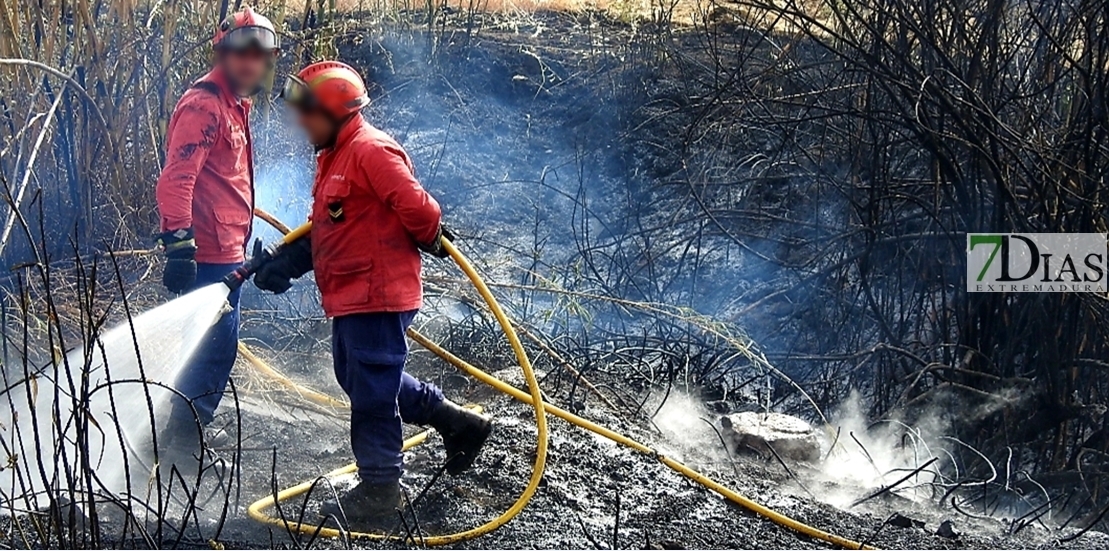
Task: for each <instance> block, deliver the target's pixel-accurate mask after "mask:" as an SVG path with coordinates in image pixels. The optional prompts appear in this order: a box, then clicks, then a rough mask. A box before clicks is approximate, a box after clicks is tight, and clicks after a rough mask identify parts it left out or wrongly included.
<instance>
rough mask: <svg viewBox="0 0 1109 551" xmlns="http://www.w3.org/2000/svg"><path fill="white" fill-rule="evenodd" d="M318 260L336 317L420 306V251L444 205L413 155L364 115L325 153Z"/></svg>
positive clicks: (315, 234)
mask: <svg viewBox="0 0 1109 551" xmlns="http://www.w3.org/2000/svg"><path fill="white" fill-rule="evenodd" d="M312 197H313V202H312V215H311V218H312V264H313V266H314V268H315V271H316V283H317V285H319V288H320V295H321V296H322V297H323V309H324V312H325V313H326V314H327V315H328V316H330V317H337V316H345V315H349V314H360V313H368V312H404V311H408V310H416V309H418V308H420V306H421V301H422V298H423V289H422V282H421V279H420V251H419V249H418V248H417V246H416V243H417V242H419V243H430V242H431V241H432V240H434V239H435V237H436V235H437V234H438V231H439V216H440V211H439V203H437V202H436V201H435V199H434V198H433V197H431V195H430V194H428V193H427V191H425V190H424V188H423V187H422V186H420V183H419V182H418V181H416V177H415V176H414V174H413V168H412V162H411V160H409V158H408V154H407V153H405V152H404V149H403V148H401V146H400V145H399V144H397V142H396V141H395V140H393V138H391V137H389V136H388V135H387V134H385V133H384V132H382V131H381V130H378V129H377V128H374V127H373V126H372V125H370V123H368V122H366V121H365V119H363V118H362V116H361V115H356V116H354V117H352V118H351V119H350V120H349V121H347V122H346V123H345V124H344V125H343V127H342V128H341V129H340V130H339V134H338V136H337V137H336V139H335V145H334V146H332V147H330V148H328V149H324V150H323V151H321V152H320V153H319V155H318V157H317V170H316V181H315V184H314V186H313V188H312Z"/></svg>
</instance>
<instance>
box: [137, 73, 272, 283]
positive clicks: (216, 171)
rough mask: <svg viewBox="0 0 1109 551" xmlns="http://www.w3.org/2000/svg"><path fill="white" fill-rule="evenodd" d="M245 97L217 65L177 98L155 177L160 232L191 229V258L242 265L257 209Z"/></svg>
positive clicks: (247, 104) (247, 105) (248, 111)
mask: <svg viewBox="0 0 1109 551" xmlns="http://www.w3.org/2000/svg"><path fill="white" fill-rule="evenodd" d="M249 118H250V100H248V99H241V98H238V97H237V96H236V95H235V94H234V93H233V92H231V91H230V90H229V89H228V88H227V84H226V81H225V80H224V79H223V77H222V75H221V73H220V72H219V71H218V70H213V71H212V72H210V73H208V74H207V75H205V76H204V77H203V78H201V79H200V80H198V81H196V83H194V84H193V86H192V87H191V88H189V90H188V91H186V92H185V94H184V95H183V96H181V99H180V100H179V101H178V102H177V107H176V108H174V110H173V117H172V118H171V119H170V122H169V129H168V131H167V133H166V163H165V166H164V167H163V168H162V174H161V176H160V177H159V178H158V187H157V199H158V212H159V213H160V214H161V220H162V222H161V224H162V231H172V230H179V229H182V228H187V227H190V226H191V227H192V228H193V231H194V233H195V235H196V260H197V261H198V262H203V263H211V264H230V263H234V262H242V261H243V257H244V251H245V249H246V242H247V239H249V236H250V223H251V217H252V216H253V210H254V179H253V162H254V161H253V157H252V152H251V143H250V127H249Z"/></svg>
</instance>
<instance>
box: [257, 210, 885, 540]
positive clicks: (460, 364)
mask: <svg viewBox="0 0 1109 551" xmlns="http://www.w3.org/2000/svg"><path fill="white" fill-rule="evenodd" d="M262 218H263V219H265V220H267V221H269V222H270V223H271V224H273V225H274V227H276V228H278V229H279V230H281V231H283V232H284V231H285V230H283V229H282V227H281V225H280V222H278V221H277V220H276V219H275V218H273V217H268V218H267V217H262ZM275 222H276V223H275ZM310 225H311V223H309V224H305V225H304V226H301V227H300V228H297V229H296V230H293V232H290V233H288V234H287V235H286V238H285V242H290V241H293V239H295V238H294V237H290V236H292V235H293V234H298V236H299V235H303V234H305V233H307V231H308V229H306V228H310ZM285 229H287V228H285ZM443 246H444V247H445V248H446V250H447V252H449V253H450V255H451V258H453V259H454V261H455V262H456V263H457V264H458V266H459V268H461V269H462V271H463V272H464V273H465V274H466V277H468V278H469V279H470V281H471V282H472V283H473V284H474V286H475V288H477V290H478V293H479V294H480V295H481V297H482V298H483V299H484V300H485V301H486V302H487V303H488V304H489V307H490V310H491V311H492V312H493V315H494V317H496V319H497V322H498V323H499V324H500V325H501V328H502V330H504V333H505V336H506V337H507V338H508V341H509V344H511V346H512V350H513V352H514V353H515V354H516V358H517V361H519V362H520V367H521V368H522V369H523V371H524V378H525V379H526V380H527V385H528V392H524V391H522V390H520V389H518V388H516V387H514V386H512V385H510V384H508V383H506V382H504V381H502V380H500V379H498V378H496V377H494V376H492V375H490V374H489V373H486V372H485V371H482V370H481V369H478V368H477V367H475V366H474V365H472V364H470V363H468V362H466V361H465V360H463V359H461V358H459V357H457V356H455V355H454V354H452V353H450V352H449V351H447V350H446V349H444V348H442V347H441V346H439V345H437V344H435V343H434V342H432V341H431V340H430V339H428V338H427V337H426V336H424V335H423V334H421V333H420V332H418V331H416V330H415V329H413V328H409V329H408V336H409V337H411V338H412V340H414V341H416V342H417V343H419V344H420V345H421V346H423V347H425V348H427V349H428V350H430V351H431V352H432V353H434V354H435V355H437V356H439V357H440V358H442V359H443V360H444V361H446V362H448V363H450V364H451V365H453V366H455V367H457V368H459V369H461V370H462V371H464V372H465V373H467V374H469V375H470V376H472V377H474V378H475V379H478V380H479V381H481V382H483V383H485V384H487V385H489V386H492V387H493V388H495V389H497V390H499V391H501V392H503V393H505V394H508V395H509V396H512V397H513V398H515V399H516V400H519V401H521V402H524V403H526V404H530V405H531V406H532V407H533V408H534V409H535V414H536V424H537V425H538V429H539V431H538V432H539V451H538V454H537V457H536V461H535V464H534V467H533V469H532V474H531V479H530V480H529V482H528V486H527V487H526V488H525V490H524V492H523V493H522V494H521V495H520V497H519V498H518V499H517V500H516V502H515V503H514V504H513V505H512V507H510V508H509V509H508V510H507V511H505V512H504V513H503V514H502V515H501V516H499V517H497V518H495V519H493V520H492V521H490V522H488V523H486V524H484V525H482V526H479V527H477V528H474V529H471V530H467V531H465V532H459V533H457V534H450V535H445V536H431V537H427V538H420V540H419V543H421V544H424V545H447V544H451V543H456V542H459V541H463V540H467V539H472V538H476V537H478V536H481V535H484V534H487V533H489V532H491V531H493V530H495V529H497V528H499V527H500V526H503V525H504V524H506V523H507V522H508V521H510V520H511V519H512V518H513V517H515V516H516V515H517V514H519V512H520V511H521V510H523V508H524V506H525V505H527V502H528V501H529V500H530V499H531V497H532V496H533V495H534V494H535V490H536V488H537V487H538V485H539V481H540V479H541V478H542V474H543V469H544V467H545V463H546V452H547V444H548V442H547V419H546V413H548V412H549V413H551V414H552V415H554V416H556V417H559V418H561V419H564V420H566V421H568V422H570V423H571V424H574V425H576V426H578V427H581V428H583V429H586V430H588V431H591V432H593V433H595V434H598V435H600V436H603V437H605V438H608V439H609V440H612V441H613V442H616V443H618V444H621V445H623V446H626V447H628V448H631V449H632V450H635V451H636V452H639V453H641V454H643V455H646V456H649V457H652V458H655V459H657V460H658V461H659V462H661V463H662V464H664V465H666V466H667V467H669V468H670V469H672V470H674V471H676V472H678V473H679V474H681V475H683V476H685V477H686V478H688V479H690V480H692V481H694V482H696V483H698V484H700V485H702V486H704V487H705V488H708V489H709V490H712V491H714V492H716V493H717V494H719V495H721V496H723V497H725V498H726V499H728V500H729V501H731V502H733V503H735V504H737V505H739V506H741V507H743V508H745V509H747V510H749V511H751V512H753V513H755V514H757V515H759V516H762V517H764V518H766V519H768V520H770V521H773V522H775V523H777V524H779V525H781V526H784V527H786V528H789V529H791V530H794V531H796V532H798V533H801V534H804V535H806V536H809V537H811V538H814V539H817V540H821V541H825V542H828V543H831V544H834V545H837V546H840V547H843V548H846V549H873V548H872V547H869V546H864V545H863V544H862V543H860V542H857V541H854V540H851V539H848V538H844V537H841V536H837V535H835V534H831V533H828V532H825V531H823V530H820V529H818V528H814V527H812V526H809V525H808V524H805V523H803V522H800V521H798V520H795V519H793V518H790V517H788V516H786V515H783V514H781V513H779V512H777V511H775V510H773V509H770V508H768V507H765V506H763V505H761V504H759V503H756V502H754V501H752V500H750V499H748V498H747V497H745V496H743V495H741V494H739V493H737V492H735V491H733V490H731V489H729V488H727V487H726V486H724V485H722V484H720V483H718V482H716V481H714V480H712V479H710V478H708V477H706V476H705V475H703V474H701V473H699V472H697V471H695V470H693V469H691V468H689V467H688V466H686V465H685V464H683V463H681V462H680V461H677V460H675V459H672V458H669V457H666V456H664V455H662V454H660V453H658V452H657V451H655V450H654V449H652V448H651V447H649V446H647V445H645V444H642V443H640V442H638V441H636V440H633V439H631V438H629V437H627V436H624V435H622V434H619V433H617V432H614V431H612V430H610V429H608V428H605V427H603V426H601V425H598V424H596V423H594V422H592V421H589V420H588V419H584V418H582V417H579V416H577V415H574V414H573V413H570V412H568V411H566V410H564V409H561V408H559V407H557V406H554V405H551V404H548V403H546V402H545V401H544V400H543V399H542V394H541V393H540V389H539V385H538V381H537V380H536V379H535V373H534V371H533V370H532V366H531V362H530V360H529V358H528V355H527V352H526V351H525V350H524V349H523V346H522V345H521V344H520V339H519V338H518V337H517V335H516V332H515V331H514V330H513V328H512V324H511V323H509V321H508V317H507V316H506V315H505V313H504V311H503V310H502V309H501V307H500V305H499V303H497V300H496V298H494V297H493V294H492V293H491V292H490V291H489V288H488V287H487V286H486V285H485V282H484V280H482V278H481V276H480V275H478V273H477V271H476V270H474V267H473V266H472V265H471V264H470V262H469V260H467V259H466V257H465V256H463V255H462V253H461V252H459V251H458V249H457V248H455V246H454V244H452V243H451V242H450V241H449V240H447V239H443ZM240 350H242V347H240ZM248 353H249V351H248ZM251 356H253V354H251ZM254 360H256V362H255V361H254ZM254 360H252V362H251V363H253V364H254V365H256V366H258V365H259V364H263V365H264V363H265V362H262V361H261V359H259V358H257V357H254ZM263 371H264V372H265V371H266V370H265V369H263ZM269 372H271V373H269V374H272V373H277V372H276V371H273V370H272V368H270V369H269ZM277 374H278V376H279V377H281V378H284V376H283V375H280V374H279V373H277ZM284 379H285V381H288V384H289V385H292V386H293V387H294V388H296V389H297V390H298V392H301V393H302V395H303V396H306V397H308V398H309V399H313V398H318V396H313V395H321V394H320V393H318V392H315V391H306V390H302V389H300V388H298V387H299V385H297V384H296V383H294V382H292V381H290V380H288V379H287V378H284ZM283 384H284V383H283ZM321 396H325V395H321ZM327 398H328V399H329V400H333V399H331V398H330V397H327ZM313 401H316V402H317V403H320V402H319V401H318V400H316V399H313ZM426 438H427V433H426V432H424V433H421V434H418V435H416V436H413V437H412V438H410V439H408V440H406V441H405V449H408V448H410V447H412V446H415V445H417V444H419V443H420V442H423V441H424V440H425V439H426ZM355 470H356V467H355V466H354V465H353V464H351V465H347V466H346V467H343V468H340V469H337V470H334V471H331V472H330V473H328V474H327V475H325V476H329V477H330V476H337V475H341V474H347V473H352V472H354V471H355ZM312 485H313V481H307V482H303V483H301V484H298V485H296V486H293V487H291V488H288V489H285V490H282V491H280V492H278V493H277V494H276V495H270V496H266V497H264V498H262V499H259V500H258V501H255V502H254V503H252V504H251V505H250V506H249V507H248V508H247V514H248V515H249V516H250V517H251V518H252V519H254V520H257V521H259V522H262V523H265V524H269V525H272V526H277V527H279V528H282V529H286V528H287V529H290V530H296V531H299V532H301V533H308V534H319V535H321V536H324V537H340V536H343V535H346V536H349V537H354V538H371V539H384V538H387V537H388V536H384V535H381V534H370V533H359V532H353V533H344V532H340V531H339V530H336V529H332V528H322V529H321V528H319V527H318V526H317V525H310V524H305V525H301V524H299V523H296V522H291V521H286V520H283V519H280V518H275V517H271V516H269V515H267V514H266V513H265V509H267V508H270V507H274V506H276V504H277V503H280V502H283V501H285V500H288V499H292V498H294V497H296V496H299V495H302V494H304V493H305V492H307V491H308V490H309V489H310V488H311V487H312ZM392 538H393V539H404V538H400V537H395V536H394V537H392ZM413 543H415V542H413Z"/></svg>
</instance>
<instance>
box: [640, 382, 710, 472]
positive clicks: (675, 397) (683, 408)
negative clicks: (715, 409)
mask: <svg viewBox="0 0 1109 551" xmlns="http://www.w3.org/2000/svg"><path fill="white" fill-rule="evenodd" d="M654 407H656V408H659V406H658V404H657V403H656V404H654ZM711 418H712V414H711V413H710V412H709V411H708V410H707V409H706V408H705V406H704V403H703V402H701V401H700V400H698V399H697V398H695V397H693V396H690V395H689V394H687V393H685V392H682V391H678V390H671V392H670V395H669V396H668V397H667V398H665V402H663V403H662V407H661V408H659V409H658V412H657V413H656V414H655V416H654V417H652V418H651V420H652V421H653V422H654V424H655V427H657V428H658V429H659V431H661V432H662V435H663V436H664V437H665V444H664V446H667V445H668V446H671V447H673V448H674V449H672V450H662V451H663V452H664V453H665V452H671V453H672V452H675V451H676V452H681V453H682V454H687V455H688V454H690V453H697V454H699V455H702V456H708V457H711V458H714V459H720V460H726V459H727V455H728V453H727V451H726V450H724V448H723V447H722V446H723V444H722V443H721V442H720V437H719V436H718V435H717V432H716V429H714V428H713V425H712V424H710V423H708V422H706V419H711Z"/></svg>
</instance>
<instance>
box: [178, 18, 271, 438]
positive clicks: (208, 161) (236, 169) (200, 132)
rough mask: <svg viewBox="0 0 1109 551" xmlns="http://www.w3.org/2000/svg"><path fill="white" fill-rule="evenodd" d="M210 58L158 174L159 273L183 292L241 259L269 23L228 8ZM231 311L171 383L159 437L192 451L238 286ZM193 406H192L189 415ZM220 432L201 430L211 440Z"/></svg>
mask: <svg viewBox="0 0 1109 551" xmlns="http://www.w3.org/2000/svg"><path fill="white" fill-rule="evenodd" d="M212 47H213V49H214V50H215V59H216V63H215V66H214V67H213V69H212V70H211V71H210V72H209V73H208V74H206V75H204V76H203V77H201V78H200V79H199V80H197V81H196V82H195V83H194V84H193V85H192V86H191V87H190V88H189V89H188V90H187V91H186V92H185V94H184V95H183V96H181V99H180V100H179V101H178V102H177V107H176V108H175V109H174V111H173V117H172V118H171V119H170V123H169V129H168V132H167V135H166V141H167V144H166V162H165V166H164V168H163V169H162V174H161V176H160V177H159V178H158V184H157V193H156V195H157V200H158V211H159V213H160V215H161V231H162V233H161V235H160V237H159V243H160V244H161V246H162V248H163V250H164V251H165V255H166V266H165V271H164V273H163V275H162V282H163V283H164V284H165V286H166V288H168V289H169V290H170V291H171V292H173V293H184V292H188V291H191V290H193V289H196V288H198V287H201V286H204V285H208V284H211V283H215V282H217V281H220V280H221V279H222V278H223V277H224V276H225V275H227V273H228V272H230V271H232V270H234V269H235V268H236V267H238V266H239V265H240V264H241V263H242V262H243V255H244V251H245V248H246V242H247V239H248V237H249V234H250V225H251V219H252V217H253V211H254V174H253V169H254V166H253V164H254V161H253V153H252V151H251V139H250V138H251V137H250V107H251V100H250V97H251V96H253V95H254V94H256V93H258V92H259V91H261V89H262V83H263V81H264V80H265V79H266V78H267V76H268V75H269V74H270V73H271V71H272V70H273V65H274V61H275V59H276V57H277V54H278V51H279V43H278V38H277V33H276V31H275V30H274V27H273V23H271V22H270V20H269V19H266V18H265V17H263V16H262V15H260V14H257V13H255V12H254V11H253V10H251V9H250V8H243V10H242V11H239V12H237V13H234V14H232V15H230V16H228V17H227V18H226V19H225V20H224V21H222V22H221V23H220V25H219V27H218V29H217V30H216V34H215V36H214V37H213V39H212ZM228 300H229V301H230V305H231V311H230V312H228V313H226V314H225V315H223V316H222V317H221V318H220V319H219V321H218V322H217V323H216V325H215V326H214V327H212V329H211V330H210V331H209V332H208V334H207V336H206V340H205V341H204V342H203V343H202V344H201V346H200V348H199V349H198V350H197V351H196V353H195V354H194V356H193V357H192V359H191V360H190V362H189V364H188V365H187V366H186V367H185V369H184V371H183V372H182V373H181V375H180V376H179V378H178V380H177V382H176V384H175V386H176V389H177V390H178V391H179V392H181V394H182V395H184V396H185V397H186V398H188V399H189V400H190V402H191V407H190V405H189V404H187V403H183V402H182V403H175V404H174V405H173V408H172V410H171V412H170V416H169V417H170V419H169V421H168V425H167V426H166V427H165V429H164V430H163V434H164V436H163V437H161V438H160V439H159V443H160V444H164V445H165V447H166V448H167V449H170V450H176V451H181V452H182V453H183V454H187V455H191V453H192V452H193V450H194V449H195V448H196V447H197V445H198V444H199V442H198V441H197V429H196V421H197V419H199V421H200V423H201V424H203V425H208V424H209V423H211V422H212V419H213V416H214V414H215V411H216V407H217V406H218V405H219V403H220V399H221V398H222V397H223V391H224V388H225V387H226V385H227V380H228V378H229V376H230V374H231V367H232V365H233V364H234V363H235V355H236V346H237V343H238V335H239V292H238V290H236V291H235V292H233V293H231V295H230V296H229V297H228ZM194 408H195V414H196V415H195V416H194ZM228 440H229V439H228V438H227V436H226V434H225V433H224V432H223V431H221V430H216V431H208V443H209V444H210V445H213V446H215V447H218V446H220V445H221V444H223V443H225V442H226V441H228Z"/></svg>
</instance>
